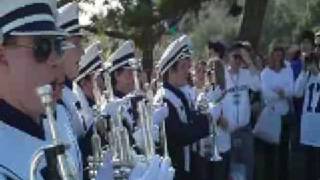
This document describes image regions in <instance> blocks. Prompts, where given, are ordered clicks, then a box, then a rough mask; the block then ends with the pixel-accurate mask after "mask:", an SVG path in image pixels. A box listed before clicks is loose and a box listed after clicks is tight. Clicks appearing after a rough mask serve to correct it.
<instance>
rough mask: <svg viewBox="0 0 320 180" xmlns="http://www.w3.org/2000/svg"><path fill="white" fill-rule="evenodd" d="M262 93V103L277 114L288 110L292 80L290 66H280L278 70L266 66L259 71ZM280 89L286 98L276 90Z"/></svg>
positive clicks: (292, 85) (292, 86)
mask: <svg viewBox="0 0 320 180" xmlns="http://www.w3.org/2000/svg"><path fill="white" fill-rule="evenodd" d="M261 84H262V95H263V98H264V103H265V104H266V105H267V106H273V107H272V108H273V109H274V110H275V112H276V113H277V114H279V115H285V114H287V113H288V112H289V107H290V104H289V100H290V98H291V97H292V96H293V91H294V80H293V72H292V69H291V67H285V68H282V69H281V70H280V71H279V72H275V71H274V70H272V69H270V68H269V67H266V68H265V69H264V70H263V71H262V72H261ZM279 89H282V90H283V91H284V94H285V97H286V98H281V97H280V96H279V95H278V94H277V93H276V91H277V90H279Z"/></svg>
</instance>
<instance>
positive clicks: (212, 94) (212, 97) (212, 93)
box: [205, 87, 223, 102]
mask: <svg viewBox="0 0 320 180" xmlns="http://www.w3.org/2000/svg"><path fill="white" fill-rule="evenodd" d="M205 96H206V99H207V100H208V101H209V102H216V101H218V99H219V98H221V97H222V96H223V92H222V90H221V89H220V88H219V87H216V88H215V89H214V90H212V89H211V90H209V91H208V92H207V93H206V95H205Z"/></svg>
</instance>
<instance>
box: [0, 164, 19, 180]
mask: <svg viewBox="0 0 320 180" xmlns="http://www.w3.org/2000/svg"><path fill="white" fill-rule="evenodd" d="M0 168H1V169H3V170H5V171H6V172H8V174H10V175H11V176H14V177H15V178H16V179H20V180H23V178H22V177H20V176H18V174H16V173H15V172H14V171H13V170H11V169H9V168H8V167H6V166H4V165H2V164H0ZM0 175H2V174H0ZM3 175H4V177H5V178H7V179H9V180H11V179H12V178H10V177H8V175H6V174H3Z"/></svg>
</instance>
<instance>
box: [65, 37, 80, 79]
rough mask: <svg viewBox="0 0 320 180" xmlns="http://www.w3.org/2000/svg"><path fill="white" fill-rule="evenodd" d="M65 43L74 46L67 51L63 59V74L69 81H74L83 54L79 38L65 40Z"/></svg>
mask: <svg viewBox="0 0 320 180" xmlns="http://www.w3.org/2000/svg"><path fill="white" fill-rule="evenodd" d="M67 42H70V43H72V44H73V45H75V47H74V48H71V49H68V50H67V51H66V52H65V54H64V57H63V61H64V69H65V74H66V76H67V77H68V79H70V80H74V79H75V78H76V77H77V76H78V73H79V72H78V69H79V61H80V58H81V56H82V55H83V54H84V52H83V48H82V46H81V37H80V36H74V37H70V38H68V39H67Z"/></svg>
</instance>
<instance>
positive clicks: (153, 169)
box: [129, 155, 175, 180]
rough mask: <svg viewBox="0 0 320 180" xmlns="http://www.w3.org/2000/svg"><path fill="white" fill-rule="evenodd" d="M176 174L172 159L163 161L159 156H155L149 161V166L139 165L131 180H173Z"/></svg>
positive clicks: (131, 175) (134, 170)
mask: <svg viewBox="0 0 320 180" xmlns="http://www.w3.org/2000/svg"><path fill="white" fill-rule="evenodd" d="M143 171H144V172H143ZM174 172H175V170H174V169H173V168H172V167H171V162H170V159H163V160H161V158H160V156H159V155H155V156H153V157H152V158H151V160H150V161H149V163H148V166H146V164H141V163H139V164H138V165H137V166H136V167H135V168H134V169H133V171H132V173H131V174H130V177H129V180H150V179H155V180H172V179H173V177H174Z"/></svg>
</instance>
